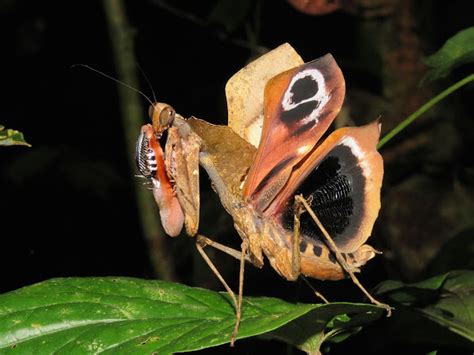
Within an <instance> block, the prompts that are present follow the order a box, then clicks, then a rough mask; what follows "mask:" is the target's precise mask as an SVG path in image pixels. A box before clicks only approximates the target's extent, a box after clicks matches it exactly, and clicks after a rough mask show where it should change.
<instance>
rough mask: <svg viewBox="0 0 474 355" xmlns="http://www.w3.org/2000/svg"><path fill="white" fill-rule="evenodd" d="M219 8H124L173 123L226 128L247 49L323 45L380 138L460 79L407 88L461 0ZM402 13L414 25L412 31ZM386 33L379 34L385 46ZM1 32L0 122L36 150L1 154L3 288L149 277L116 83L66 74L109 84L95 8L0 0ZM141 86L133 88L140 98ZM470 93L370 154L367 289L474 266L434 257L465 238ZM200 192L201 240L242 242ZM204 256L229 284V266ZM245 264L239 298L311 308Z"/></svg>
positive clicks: (334, 288)
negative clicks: (375, 205) (320, 8)
mask: <svg viewBox="0 0 474 355" xmlns="http://www.w3.org/2000/svg"><path fill="white" fill-rule="evenodd" d="M379 2H381V3H387V4H389V5H384V6H381V5H377V3H379ZM217 3H219V2H218V1H217V0H206V1H176V2H173V4H174V6H175V7H176V8H178V9H179V10H180V11H182V13H184V14H188V15H191V16H192V17H193V20H189V19H187V18H184V17H183V16H180V15H176V14H174V13H172V12H170V11H167V10H166V9H165V8H164V7H163V6H162V3H161V2H159V1H153V0H149V1H126V2H125V5H126V12H127V16H128V19H129V22H130V25H131V26H132V28H133V29H134V39H135V54H136V62H137V64H138V65H139V66H140V67H141V68H142V70H143V72H144V73H145V75H146V77H148V79H149V81H150V82H151V85H152V86H153V90H154V91H155V93H156V95H157V98H158V100H159V101H163V102H167V103H170V104H172V105H173V106H174V107H175V109H176V110H177V111H178V112H179V113H180V114H182V115H183V116H185V117H188V116H191V115H194V116H197V117H200V118H203V119H206V120H208V121H211V122H214V123H222V124H225V121H226V106H225V96H224V85H225V83H226V81H227V79H228V78H229V77H230V76H231V75H232V74H233V73H235V72H236V71H237V70H239V69H240V68H241V67H243V66H244V65H245V64H246V63H247V62H248V61H249V60H250V59H251V58H252V57H254V56H256V55H257V53H256V51H255V49H256V47H255V46H254V44H255V43H257V44H258V46H259V47H258V48H260V47H264V48H268V49H271V48H274V47H276V46H278V45H280V44H282V43H284V42H289V43H291V45H292V46H293V47H294V48H295V49H296V50H297V51H298V52H299V54H300V55H301V56H302V57H303V59H305V60H306V61H309V60H312V59H315V58H317V57H319V56H321V55H323V54H325V53H327V52H331V53H332V54H333V55H334V57H335V58H336V60H337V61H338V63H339V65H340V66H341V68H342V71H343V73H344V75H345V78H346V82H347V87H348V89H347V91H348V100H349V103H348V105H351V106H350V109H351V114H353V115H354V116H358V118H354V120H353V122H354V123H356V124H361V123H364V122H368V121H370V120H372V119H375V118H376V117H377V116H378V115H382V122H383V124H384V130H383V132H386V131H387V130H388V129H389V128H391V127H393V126H394V125H395V124H396V123H397V122H400V121H401V120H402V119H403V118H405V117H406V115H407V114H409V113H411V112H412V111H413V110H414V109H416V108H417V107H418V106H419V104H422V103H423V102H425V101H426V99H429V98H430V97H432V96H434V93H437V92H439V91H440V89H442V88H445V87H447V86H448V85H449V84H450V83H452V82H454V81H455V80H456V79H460V78H461V77H462V76H463V75H464V74H466V73H468V72H469V70H471V71H472V67H467V68H466V67H464V68H460V69H458V70H457V71H456V72H455V73H453V74H452V75H451V77H450V78H447V79H445V80H444V81H441V82H438V83H434V84H426V85H425V86H424V87H422V88H420V87H419V86H418V83H419V79H420V78H421V77H422V76H423V75H424V72H425V70H426V69H425V68H424V66H423V64H422V58H423V57H424V56H426V55H428V54H432V53H433V52H434V51H436V50H437V49H438V48H439V47H440V46H441V45H442V44H443V43H444V41H445V40H446V39H448V38H449V37H451V36H452V35H454V34H455V33H457V32H458V31H459V30H462V29H464V28H466V27H468V26H472V12H470V11H468V9H467V8H466V2H463V1H450V2H441V1H438V2H431V1H418V2H415V1H402V0H401V1H391V2H390V1H378V2H377V1H373V3H375V4H376V6H375V7H374V8H375V10H377V9H382V10H381V11H380V12H377V11H372V12H375V14H374V13H372V12H371V11H369V10H372V8H373V5H372V7H371V6H366V7H359V8H354V7H352V8H347V9H345V10H344V9H342V10H339V11H336V12H334V13H331V14H328V15H324V16H309V15H306V14H303V13H301V12H299V11H297V10H295V9H294V8H292V7H291V6H290V5H288V4H287V3H286V2H285V1H283V0H275V1H268V0H267V1H261V2H257V3H254V2H249V3H247V2H243V3H244V4H247V5H248V7H246V6H247V5H242V6H243V7H244V8H243V9H241V10H242V13H243V14H242V15H241V16H240V15H239V13H235V16H218V15H214V16H210V14H212V13H213V9H215V6H216V4H217ZM365 3H369V5H370V3H371V2H370V1H365ZM414 3H416V5H415V4H414ZM160 4H161V5H160ZM256 4H257V5H256ZM387 6H389V10H387V11H385V9H386V8H387ZM367 9H369V10H367ZM404 11H405V12H404ZM407 14H409V21H412V22H410V23H409V24H408V25H406V24H405V23H404V21H405V19H406V16H408V15H407ZM410 16H411V17H410ZM255 21H257V23H258V27H259V31H253V33H254V34H255V35H256V42H255V43H252V42H251V41H249V37H248V36H247V32H246V30H245V27H246V26H250V27H251V28H253V29H254V30H255V23H256V22H255ZM407 21H408V20H407ZM234 22H236V23H234ZM397 26H401V27H402V30H403V31H406V32H407V33H408V35H407V38H405V39H403V38H401V37H400V38H399V37H397V36H399V35H400V30H399V28H397ZM384 31H387V32H384ZM384 33H388V35H387V36H388V37H386V38H385V37H383V36H382V38H381V37H380V36H381V34H384ZM413 38H414V39H413ZM0 39H1V40H0V45H1V52H0V61H1V66H0V83H1V84H0V90H1V95H0V103H1V104H0V123H1V124H3V125H4V126H6V127H7V128H14V129H18V130H20V131H22V132H23V133H24V134H25V138H26V140H27V141H28V142H29V143H31V144H32V148H26V147H7V148H5V147H4V148H1V149H0V187H1V192H0V221H1V223H0V236H1V249H0V275H1V277H0V280H1V282H0V292H6V291H10V290H14V289H16V288H19V287H22V286H26V285H29V284H32V283H35V282H39V281H42V280H46V279H49V278H52V277H65V276H101V275H107V276H111V275H120V276H133V277H140V278H148V279H152V278H154V277H155V272H154V270H153V266H152V265H151V263H150V259H149V253H148V250H149V247H148V244H147V242H146V241H145V239H144V237H143V235H142V229H141V225H140V220H139V216H138V212H137V207H136V201H135V195H134V189H133V182H134V179H136V178H135V177H134V174H136V171H132V170H131V169H130V168H129V165H128V157H127V154H128V153H127V150H126V147H125V138H124V128H123V126H122V120H121V118H120V110H119V104H120V103H119V99H118V96H117V89H116V84H115V83H114V82H112V81H110V80H108V79H105V78H103V77H101V76H99V75H97V74H95V73H93V72H92V71H89V70H87V69H84V68H80V67H75V68H71V65H73V64H77V63H83V64H87V65H90V66H92V67H94V68H97V69H99V70H101V71H103V72H105V73H107V74H110V75H112V76H114V77H116V76H117V74H116V72H115V67H114V58H113V53H112V49H111V40H110V37H109V33H108V31H107V24H106V19H105V15H104V8H103V7H102V2H100V1H41V2H40V1H26V0H23V1H22V0H19V1H0ZM397 41H398V42H397ZM414 41H415V44H414ZM374 43H375V44H374ZM404 46H405V47H404ZM248 47H251V49H249V48H248ZM387 47H388V49H387ZM252 48H253V50H252ZM391 56H392V57H391ZM393 56H395V58H402V62H403V60H405V61H406V62H407V63H408V64H407V65H412V66H413V68H412V70H413V73H414V74H413V73H412V72H410V71H409V70H408V72H402V73H399V72H397V70H398V69H397V67H396V66H394V67H391V65H390V63H392V62H391V61H390V60H393ZM395 62H397V59H395ZM398 64H400V63H398ZM404 64H406V63H405V62H403V63H401V67H402V68H404V67H403V65H404ZM403 75H406V76H407V77H409V78H415V79H416V85H414V84H413V85H412V86H410V85H411V84H410V81H409V80H405V79H404V77H403ZM390 78H395V79H394V80H398V82H397V85H398V86H396V85H393V87H392V83H393V81H390ZM141 80H142V85H141V86H140V88H139V89H141V90H143V91H144V92H145V93H146V94H147V95H148V96H150V97H151V96H152V93H151V90H150V88H149V87H148V86H147V84H146V81H145V80H144V79H143V78H142V79H141ZM400 85H401V86H402V87H401V88H400V87H399V86H400ZM403 85H405V86H403ZM397 90H398V91H397ZM398 92H401V93H402V94H397V93H398ZM351 93H353V94H351ZM394 93H395V94H394ZM472 94H473V92H472V87H471V88H466V89H465V90H463V91H461V92H460V93H457V94H456V97H453V98H449V99H448V100H446V102H445V103H443V104H442V105H441V108H438V109H436V110H434V112H433V113H431V115H428V116H427V118H426V120H424V118H421V119H420V123H419V124H417V125H414V127H410V129H409V130H407V131H406V132H404V133H403V134H402V135H403V136H402V137H399V138H397V140H395V142H393V143H391V144H390V145H388V146H387V148H386V150H383V151H382V153H383V155H384V158H386V165H385V169H386V177H385V181H386V182H385V186H384V191H383V196H382V203H383V206H384V207H383V210H382V215H381V217H380V218H379V220H378V222H377V226H376V229H375V231H374V235H373V238H372V239H371V244H373V245H375V246H376V247H377V248H378V249H381V250H382V251H384V252H385V254H384V255H383V256H378V257H377V258H376V259H375V260H374V261H371V262H370V263H369V264H368V265H367V267H366V268H365V269H364V272H363V273H362V274H361V280H362V281H363V282H364V283H365V284H366V286H368V287H372V286H375V285H376V284H377V283H379V282H381V281H382V280H385V279H387V278H393V279H402V280H405V281H413V280H418V279H422V278H423V277H427V276H430V275H431V274H435V273H437V272H443V271H447V270H450V269H452V268H467V267H472V261H471V260H470V259H469V257H468V256H466V255H461V256H460V255H459V254H456V252H457V251H458V250H459V248H458V249H456V245H454V248H455V250H456V252H453V253H454V254H453V256H454V257H453V258H451V259H450V261H449V262H447V263H446V264H445V265H442V266H441V267H439V264H437V265H438V268H436V267H434V266H433V259H434V258H435V256H437V255H438V254H439V252H440V251H441V250H442V249H443V248H444V246H445V245H446V243H448V242H449V241H452V240H454V239H455V238H456V237H458V235H459V234H462V233H465V234H464V237H463V238H464V239H463V240H468V241H469V242H468V243H470V244H468V245H472V242H471V241H470V240H471V239H472V238H471V235H472V233H470V231H471V230H470V229H469V227H472V225H473V224H472V223H473V220H474V219H473V218H472V217H473V216H472V214H473V212H472V211H473V208H474V207H473V206H474V202H473V201H474V198H471V197H472V194H473V189H472V184H473V181H474V178H473V177H474V174H473V166H474V164H473V161H472V154H471V153H468V152H469V150H470V147H471V145H472V138H473V137H472V133H470V132H472V131H471V130H470V129H471V128H472V113H473V112H472V105H470V100H472ZM351 95H352V96H351ZM397 100H398V101H397ZM143 107H144V109H146V107H147V102H146V100H145V99H143ZM404 110H405V111H407V112H404ZM358 114H359V115H358ZM384 120H385V121H384ZM423 120H424V121H423ZM421 121H423V122H421ZM143 122H144V123H145V122H148V119H147V117H143ZM440 122H441V123H440ZM440 125H441V126H440ZM137 136H138V132H137ZM420 137H421V138H420ZM407 142H408V143H407ZM410 142H412V143H413V144H412V145H410V144H409V143H410ZM469 142H470V144H469ZM406 146H408V148H407V147H406ZM398 147H401V148H400V150H397V149H398ZM404 147H405V148H404ZM420 179H421V180H420ZM202 184H203V187H202V190H203V192H202V193H203V196H204V198H203V200H205V206H206V207H205V208H206V209H205V210H203V212H202V214H203V216H202V219H201V221H202V228H203V231H205V232H206V234H208V235H209V236H212V238H213V239H216V240H219V241H221V242H223V243H225V244H228V245H232V246H235V247H238V245H239V239H238V236H237V234H236V233H235V232H233V231H232V228H231V223H230V220H229V219H228V218H227V219H226V217H225V214H224V212H222V211H221V209H220V208H219V204H218V200H217V199H216V197H215V196H214V195H213V193H212V191H211V189H210V186H209V183H208V181H207V178H203V179H202ZM456 184H458V185H459V184H461V186H462V188H463V189H464V190H462V192H461V193H460V195H462V196H463V199H461V200H462V201H460V200H459V199H458V198H457V197H456V196H458V195H456V193H459V191H458V190H456V187H455V186H458V185H456ZM425 188H426V190H425ZM456 191H457V192H456ZM443 206H444V208H445V209H444V210H442V209H441V207H443ZM446 209H448V212H449V213H447V214H448V217H446V213H445V212H446ZM384 211H385V212H384ZM440 211H441V212H440ZM442 211H445V212H442ZM443 213H444V214H443ZM440 215H441V216H442V218H441V219H440V217H439V216H440ZM156 216H157V217H156V218H159V217H158V210H157V215H156ZM216 216H219V217H216ZM445 217H446V218H447V220H446V218H445ZM215 221H218V224H219V225H217V226H216V223H215ZM209 222H211V223H209ZM227 227H229V228H227ZM394 230H395V231H394ZM466 233H467V234H466ZM466 235H467V236H468V237H466ZM161 238H166V237H165V236H161ZM466 238H468V239H466ZM462 245H466V244H465V243H463V244H462ZM165 246H166V248H167V252H169V253H170V255H171V259H172V261H173V265H170V267H172V268H174V270H175V275H176V281H180V282H184V283H186V284H188V285H193V286H202V287H210V288H215V289H221V287H220V286H219V284H218V282H216V281H215V280H214V276H213V275H212V274H211V272H210V271H209V270H208V269H207V268H206V266H205V265H203V263H202V261H201V260H200V259H199V257H198V256H197V253H196V251H195V248H194V242H193V240H191V239H190V238H188V237H186V236H185V235H184V234H183V235H182V236H181V237H180V238H176V239H170V238H168V239H167V240H166V241H165ZM464 249H466V248H464ZM467 249H469V248H467ZM464 251H465V250H464ZM471 252H472V251H471ZM211 254H213V253H211ZM468 255H469V254H468ZM212 256H213V258H214V259H215V260H216V263H217V265H218V266H220V267H221V268H222V270H223V273H224V274H225V275H226V278H227V279H228V280H229V282H230V283H231V284H232V285H234V288H236V287H237V286H236V283H237V266H238V265H237V264H238V263H237V262H235V263H234V262H233V261H229V259H228V258H227V257H226V256H221V255H218V254H216V255H214V254H213V255H212ZM466 258H467V259H466ZM453 260H454V261H453ZM456 263H457V264H456ZM247 270H248V273H247V276H246V283H245V294H246V295H265V296H276V297H283V298H285V299H288V300H290V301H301V302H304V301H306V302H316V301H317V300H315V299H314V297H313V296H312V294H311V292H310V290H309V289H308V288H307V287H306V286H304V284H302V283H299V282H297V283H289V282H286V281H283V280H282V279H281V278H280V277H279V276H278V275H277V274H276V273H275V272H274V271H273V270H271V268H270V267H269V266H268V265H266V266H265V267H264V268H263V270H255V269H254V268H253V267H248V268H247ZM313 284H314V285H315V286H316V287H317V288H318V289H319V290H322V291H323V293H324V294H325V295H327V297H329V298H330V299H332V300H347V301H361V300H362V295H361V294H360V292H359V291H358V290H357V289H356V288H355V286H353V285H352V284H351V283H350V282H349V281H341V282H337V283H333V282H326V283H323V282H318V281H315V282H313ZM362 336H363V335H362ZM354 341H355V342H356V341H357V340H354ZM242 343H244V344H246V346H248V347H249V348H252V347H253V346H257V345H254V344H251V345H249V344H248V342H247V343H246V342H242ZM262 344H263V345H262ZM262 344H260V345H259V346H262V347H265V346H268V344H269V343H266V342H262ZM271 346H275V345H271ZM278 347H279V348H284V347H282V346H281V344H277V345H276V349H279V348H278ZM242 348H243V349H245V346H244V345H242ZM336 349H337V348H336ZM340 349H341V351H343V349H344V347H342V348H340ZM395 349H396V348H395ZM249 351H250V350H249Z"/></svg>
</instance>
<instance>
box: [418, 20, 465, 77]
mask: <svg viewBox="0 0 474 355" xmlns="http://www.w3.org/2000/svg"><path fill="white" fill-rule="evenodd" d="M470 62H474V27H469V28H467V29H465V30H462V31H460V32H458V33H457V34H455V35H454V36H453V37H451V38H450V39H448V40H447V41H446V43H445V44H444V45H443V46H442V47H441V49H440V50H438V51H437V52H436V53H435V54H433V55H431V56H429V57H427V58H425V64H426V65H428V66H429V67H431V68H432V69H431V71H430V72H429V73H428V74H427V75H426V78H425V80H430V81H433V80H437V79H441V78H444V77H446V76H448V75H449V73H451V71H452V70H453V69H454V68H456V67H458V66H460V65H462V64H466V63H470Z"/></svg>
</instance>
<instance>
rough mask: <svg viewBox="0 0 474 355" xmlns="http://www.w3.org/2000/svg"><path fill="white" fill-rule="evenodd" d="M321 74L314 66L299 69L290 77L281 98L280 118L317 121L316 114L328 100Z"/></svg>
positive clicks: (302, 121)
mask: <svg viewBox="0 0 474 355" xmlns="http://www.w3.org/2000/svg"><path fill="white" fill-rule="evenodd" d="M329 98H330V93H328V92H327V89H326V81H325V80H324V76H323V74H322V73H321V72H320V71H319V70H318V69H314V68H309V69H305V70H302V71H300V72H299V73H297V74H296V75H295V76H294V77H293V78H292V79H291V82H290V84H289V85H288V88H287V89H286V91H285V93H284V95H283V99H282V103H281V106H282V119H283V120H284V121H285V117H286V119H287V120H288V121H289V123H291V122H294V121H296V120H301V124H307V123H308V122H312V121H313V122H315V123H317V122H318V116H319V115H320V114H321V111H322V109H323V107H324V106H325V105H326V103H327V102H328V101H329Z"/></svg>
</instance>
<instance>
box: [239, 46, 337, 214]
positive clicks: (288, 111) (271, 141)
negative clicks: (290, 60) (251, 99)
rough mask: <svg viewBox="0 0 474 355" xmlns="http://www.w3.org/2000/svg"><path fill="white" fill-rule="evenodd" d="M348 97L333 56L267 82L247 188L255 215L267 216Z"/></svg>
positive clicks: (245, 189)
mask: <svg viewBox="0 0 474 355" xmlns="http://www.w3.org/2000/svg"><path fill="white" fill-rule="evenodd" d="M344 95H345V82H344V77H343V75H342V72H341V70H340V68H339V66H338V65H337V63H336V61H335V60H334V58H333V57H332V55H330V54H327V55H325V56H324V57H321V58H319V59H316V60H314V61H312V62H309V63H306V64H304V65H302V66H299V67H296V68H293V69H290V70H288V71H285V72H283V73H280V74H279V75H277V76H275V77H274V78H272V79H271V80H270V81H269V82H268V83H267V85H266V87H265V93H264V97H265V98H264V124H263V131H262V136H261V139H260V144H259V146H258V150H257V155H256V157H255V160H254V162H253V164H252V166H251V168H250V171H249V174H248V177H247V180H246V182H245V186H244V198H245V199H246V201H247V202H248V203H250V204H251V205H252V206H253V207H254V208H255V209H256V210H257V212H259V213H261V214H264V215H267V214H268V213H267V212H266V211H265V210H266V209H267V208H268V206H269V205H270V204H271V202H272V201H273V199H274V198H275V196H276V195H277V194H278V193H279V191H280V190H281V189H282V187H283V186H284V185H285V184H286V182H287V181H288V178H289V177H290V174H291V171H292V169H293V167H294V166H295V165H296V164H298V163H299V162H300V161H301V159H303V158H304V157H305V156H306V155H307V154H308V153H309V152H310V151H311V149H312V148H313V147H314V146H315V144H316V143H317V142H318V140H319V139H320V138H321V136H322V135H323V134H324V133H325V132H326V130H327V128H328V127H329V125H330V124H331V122H332V121H333V120H334V118H335V117H336V115H337V114H338V112H339V110H340V109H341V106H342V102H343V100H344Z"/></svg>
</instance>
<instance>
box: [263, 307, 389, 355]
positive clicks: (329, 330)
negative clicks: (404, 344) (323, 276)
mask: <svg viewBox="0 0 474 355" xmlns="http://www.w3.org/2000/svg"><path fill="white" fill-rule="evenodd" d="M383 314H384V310H383V309H381V308H378V307H376V306H373V305H370V304H355V303H342V302H341V303H330V304H325V305H321V306H319V307H317V308H315V309H313V310H311V311H310V312H308V313H306V314H305V315H303V316H302V317H299V318H298V319H296V320H294V321H292V322H290V323H288V324H286V325H284V326H283V327H281V328H279V329H277V330H275V331H273V332H271V333H268V334H265V336H264V337H265V338H270V339H272V338H275V339H279V340H282V341H284V342H286V343H288V344H291V345H294V346H296V347H298V348H299V349H301V350H303V351H305V352H307V353H316V352H317V351H319V349H320V347H321V345H322V344H323V342H325V341H330V342H335V343H337V342H341V341H343V340H345V339H346V338H347V337H349V336H350V335H352V334H355V333H357V332H358V331H359V330H360V329H361V328H362V327H361V326H362V325H364V324H367V323H370V322H372V321H374V320H376V319H379V318H380V317H382V316H383Z"/></svg>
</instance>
